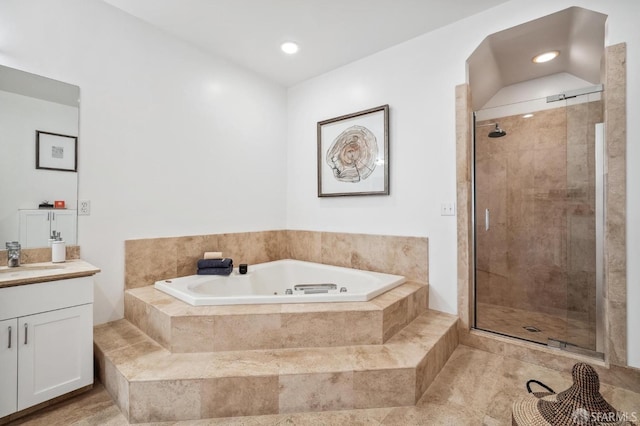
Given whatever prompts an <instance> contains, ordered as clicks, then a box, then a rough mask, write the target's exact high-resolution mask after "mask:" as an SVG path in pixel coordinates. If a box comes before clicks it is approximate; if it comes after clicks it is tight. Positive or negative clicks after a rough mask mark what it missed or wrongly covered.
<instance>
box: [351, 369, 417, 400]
mask: <svg viewBox="0 0 640 426" xmlns="http://www.w3.org/2000/svg"><path fill="white" fill-rule="evenodd" d="M415 382H416V371H415V369H411V368H407V369H397V370H378V371H354V372H353V395H354V407H355V408H373V407H398V406H403V405H414V404H415V401H416V398H415Z"/></svg>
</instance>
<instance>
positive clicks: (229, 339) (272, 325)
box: [213, 314, 282, 351]
mask: <svg viewBox="0 0 640 426" xmlns="http://www.w3.org/2000/svg"><path fill="white" fill-rule="evenodd" d="M281 342H282V335H281V320H280V314H265V315H218V316H216V318H215V321H214V325H213V348H214V350H215V351H232V350H247V349H261V348H279V347H282V343H281Z"/></svg>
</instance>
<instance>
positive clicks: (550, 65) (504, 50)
mask: <svg viewBox="0 0 640 426" xmlns="http://www.w3.org/2000/svg"><path fill="white" fill-rule="evenodd" d="M606 20H607V15H603V14H601V13H598V12H594V11H591V10H588V9H583V8H580V7H570V8H568V9H564V10H561V11H559V12H556V13H553V14H551V15H547V16H544V17H542V18H539V19H535V20H533V21H529V22H526V23H524V24H521V25H518V26H515V27H511V28H508V29H506V30H504V31H500V32H497V33H494V34H491V35H490V36H488V37H487V38H485V39H484V40H483V41H482V43H480V45H479V46H478V48H477V49H476V50H475V51H474V52H473V53H472V54H471V56H470V57H469V59H468V60H467V63H468V64H469V85H470V86H471V92H472V99H473V105H472V107H473V109H474V110H478V109H480V108H481V107H482V106H483V105H484V104H485V103H486V102H487V101H488V100H489V99H491V97H492V96H493V95H495V94H496V92H498V91H499V90H500V89H502V88H503V87H506V86H510V85H513V84H517V83H521V82H523V81H529V80H533V79H537V78H541V77H546V76H550V75H554V74H558V73H563V72H566V73H569V74H571V75H573V76H576V77H578V78H580V79H582V80H585V81H587V82H589V83H591V84H598V83H599V82H600V66H601V60H602V55H603V52H604V38H605V22H606ZM551 50H557V51H559V52H560V55H559V56H558V57H557V58H556V59H554V60H553V61H550V62H547V63H544V64H534V63H533V62H532V60H531V59H532V58H533V57H534V56H535V55H537V54H539V53H542V52H547V51H551Z"/></svg>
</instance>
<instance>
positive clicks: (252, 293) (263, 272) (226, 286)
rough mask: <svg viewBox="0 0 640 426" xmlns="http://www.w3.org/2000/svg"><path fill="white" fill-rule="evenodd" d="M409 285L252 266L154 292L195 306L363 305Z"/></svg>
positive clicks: (288, 264) (295, 264) (307, 266)
mask: <svg viewBox="0 0 640 426" xmlns="http://www.w3.org/2000/svg"><path fill="white" fill-rule="evenodd" d="M403 282H405V278H404V277H402V276H399V275H390V274H382V273H378V272H369V271H361V270H357V269H349V268H342V267H338V266H330V265H322V264H318V263H312V262H303V261H300V260H291V259H285V260H276V261H274V262H267V263H260V264H257V265H249V271H248V272H247V273H246V274H244V275H241V274H240V273H239V272H238V269H237V268H235V269H234V270H233V273H232V274H231V275H229V276H215V275H190V276H187V277H180V278H171V279H166V280H161V281H157V282H156V283H155V284H154V287H155V288H156V289H158V290H160V291H163V292H165V293H167V294H170V295H171V296H173V297H176V298H178V299H180V300H182V301H183V302H186V303H189V304H191V305H194V306H202V305H253V304H263V303H316V302H364V301H367V300H371V299H373V298H374V297H376V296H378V295H380V294H382V293H384V292H385V291H388V290H390V289H392V288H394V287H396V286H398V285H400V284H402V283H403Z"/></svg>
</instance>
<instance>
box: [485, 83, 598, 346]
mask: <svg viewBox="0 0 640 426" xmlns="http://www.w3.org/2000/svg"><path fill="white" fill-rule="evenodd" d="M601 91H602V86H594V87H591V88H587V89H584V90H580V91H574V92H566V93H564V94H561V95H557V96H551V97H548V98H542V99H533V100H530V101H527V102H520V103H517V104H510V105H503V106H498V107H492V108H487V109H483V110H480V111H477V112H476V113H475V114H474V119H475V126H474V129H475V132H474V133H475V134H474V170H473V174H474V178H473V179H474V213H475V214H474V227H475V233H474V241H475V327H476V328H478V329H482V330H487V331H492V332H495V333H500V334H504V335H508V336H512V337H517V338H521V339H526V340H529V341H533V342H538V343H541V344H545V345H551V346H556V347H561V348H565V349H567V350H574V351H578V352H586V353H589V354H597V353H601V352H602V351H603V326H602V324H601V320H602V319H603V318H604V316H603V315H602V314H601V309H602V292H603V290H602V277H603V268H602V265H603V252H602V247H603V241H602V235H603V228H602V227H603V221H604V213H603V204H604V203H603V195H602V194H603V177H604V164H603V144H604V141H603V135H604V132H603V125H602V124H599V123H602V121H603V107H602V102H601V96H600V94H601V93H600V92H601Z"/></svg>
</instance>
